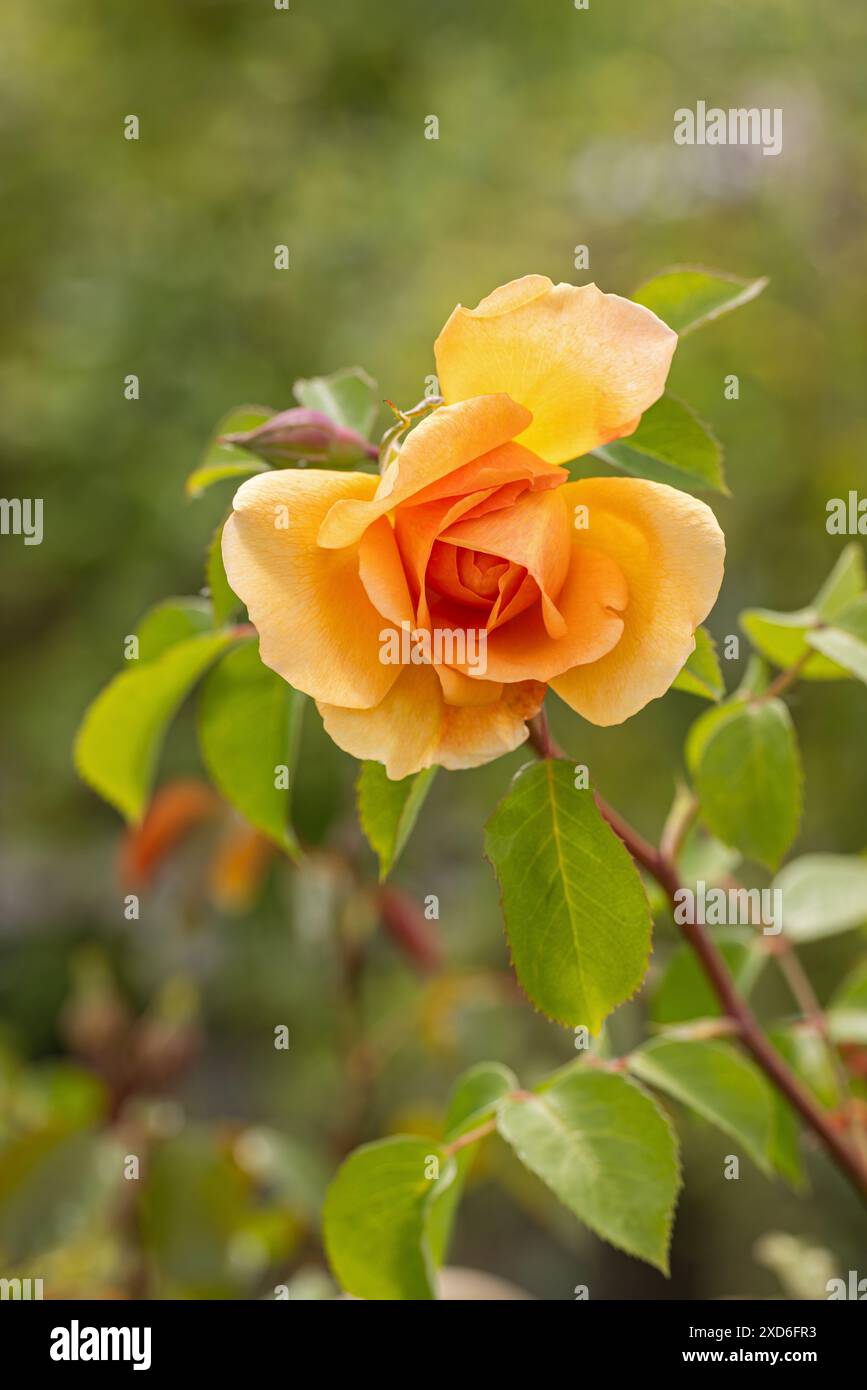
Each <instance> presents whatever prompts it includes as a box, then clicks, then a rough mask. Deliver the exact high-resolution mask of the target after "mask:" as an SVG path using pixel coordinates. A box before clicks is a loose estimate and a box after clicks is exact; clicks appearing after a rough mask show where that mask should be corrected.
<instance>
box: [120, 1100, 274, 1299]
mask: <svg viewBox="0 0 867 1390" xmlns="http://www.w3.org/2000/svg"><path fill="white" fill-rule="evenodd" d="M254 1201H255V1193H254V1191H253V1187H252V1183H251V1182H250V1180H249V1178H248V1177H247V1175H246V1174H245V1172H244V1171H243V1169H242V1168H241V1167H240V1166H239V1165H238V1164H237V1163H235V1162H234V1160H233V1157H232V1155H231V1153H230V1152H229V1151H228V1149H227V1147H226V1146H224V1145H223V1144H222V1143H221V1142H220V1136H219V1135H218V1134H216V1133H215V1132H211V1131H209V1130H207V1129H205V1128H204V1127H203V1126H199V1125H196V1126H190V1125H189V1124H188V1125H186V1126H185V1128H184V1130H183V1131H182V1132H181V1133H180V1134H178V1135H176V1136H173V1137H172V1138H169V1139H168V1140H165V1141H163V1142H162V1143H160V1144H158V1145H157V1146H156V1148H155V1150H154V1153H153V1157H152V1158H151V1160H150V1161H149V1163H148V1165H147V1167H146V1169H145V1174H144V1182H143V1184H142V1194H141V1199H140V1208H139V1211H140V1222H141V1234H142V1240H143V1244H144V1247H145V1251H146V1253H147V1257H148V1263H149V1265H151V1266H152V1268H153V1274H154V1276H155V1277H156V1280H157V1297H159V1298H167V1299H172V1298H175V1299H180V1298H184V1299H230V1298H238V1297H241V1296H243V1295H244V1294H247V1295H248V1296H249V1294H250V1291H249V1280H250V1273H249V1271H248V1269H246V1268H245V1266H244V1264H243V1263H242V1262H241V1261H239V1260H238V1259H237V1258H236V1251H237V1246H238V1243H239V1242H242V1241H243V1238H244V1234H245V1229H247V1228H248V1225H249V1222H250V1218H251V1216H252V1215H253V1213H254V1211H255V1207H254ZM284 1224H285V1216H284Z"/></svg>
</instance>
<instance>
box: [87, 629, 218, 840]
mask: <svg viewBox="0 0 867 1390" xmlns="http://www.w3.org/2000/svg"><path fill="white" fill-rule="evenodd" d="M231 641H232V637H231V634H230V633H226V632H214V633H209V634H207V635H206V636H201V637H190V638H188V639H187V640H186V641H185V642H179V643H178V644H177V646H175V647H169V648H168V650H167V651H164V652H163V653H162V655H161V656H158V657H155V658H154V660H153V661H147V662H141V663H136V664H135V665H134V666H133V668H132V669H131V670H129V671H123V672H122V673H121V674H120V675H119V676H115V678H114V680H113V681H111V682H110V683H109V684H108V685H107V686H106V687H105V689H104V690H103V691H102V692H101V693H100V694H99V695H97V697H96V699H95V700H94V702H93V704H92V705H91V706H90V708H89V709H88V711H87V713H86V714H85V716H84V719H83V721H82V724H81V727H80V729H79V731H78V735H77V737H76V740H75V765H76V767H77V769H78V772H79V774H80V776H81V777H83V778H84V780H85V782H87V783H88V785H89V786H91V787H93V789H94V791H96V792H99V794H100V796H103V797H104V798H105V800H106V801H110V802H111V804H112V806H115V807H116V808H117V809H118V810H119V811H120V812H121V814H122V815H124V816H125V817H126V818H127V820H130V821H137V820H139V819H140V818H141V816H142V814H143V812H144V810H145V807H146V805H147V801H148V798H149V796H150V790H151V785H152V783H153V777H154V772H155V769H156V762H157V756H158V754H159V750H160V747H161V744H162V741H163V736H164V734H165V731H166V728H167V726H168V724H169V722H170V720H171V719H172V717H173V715H174V714H175V712H176V711H177V709H178V708H179V707H180V705H181V703H182V702H183V700H184V698H185V696H186V695H187V694H188V693H189V691H190V690H191V688H192V687H193V686H194V685H195V683H196V681H197V680H198V679H199V677H200V676H201V675H203V674H204V672H205V671H206V670H207V668H208V667H209V666H210V664H211V662H212V661H213V660H214V658H215V657H216V656H218V655H219V653H220V652H222V651H224V650H225V649H226V647H227V646H228V645H229V643H230V642H231Z"/></svg>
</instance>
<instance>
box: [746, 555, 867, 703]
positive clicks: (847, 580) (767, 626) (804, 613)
mask: <svg viewBox="0 0 867 1390" xmlns="http://www.w3.org/2000/svg"><path fill="white" fill-rule="evenodd" d="M865 584H867V578H865V573H864V559H863V556H862V553H861V548H860V546H858V545H856V544H855V543H854V542H853V543H852V544H851V545H847V546H846V548H845V550H843V552H842V553H841V555H840V558H839V560H838V561H837V563H836V565H835V566H834V568H833V570H832V571H831V573H830V574H829V576H828V578H827V579H826V580H825V583H824V584H823V585H822V587H821V589H820V590H819V592H818V594H817V595H816V597H815V598H814V599H813V601H812V603H810V604H808V606H807V607H806V608H801V609H798V611H797V612H795V613H776V612H774V611H773V610H771V609H768V608H748V609H747V610H746V611H745V612H744V613H742V614H741V617H740V624H741V627H742V628H743V630H744V632H745V633H746V634H747V636H748V637H749V639H750V641H751V642H752V644H753V646H754V647H755V648H756V650H757V651H759V652H761V653H762V655H763V656H765V657H767V658H768V660H769V661H772V662H773V663H774V665H776V666H780V667H782V668H786V667H788V666H793V665H794V664H795V662H796V661H802V660H804V658H805V657H806V656H807V655H808V653H809V650H810V647H813V648H814V650H816V655H815V656H814V657H812V658H811V659H810V660H809V661H807V662H806V663H805V665H804V667H803V669H802V670H801V674H800V678H801V680H814V681H823V680H843V679H845V678H846V677H847V676H848V675H849V668H848V667H847V666H846V665H845V664H842V665H841V664H840V663H838V662H837V661H834V660H828V657H827V656H824V655H822V654H821V652H822V650H823V648H822V647H821V643H816V642H814V641H813V636H814V630H815V629H817V628H819V627H820V626H822V625H825V624H830V623H833V622H834V621H835V620H836V619H837V617H838V616H839V615H840V614H841V613H843V612H844V611H845V610H846V609H847V608H849V606H850V605H851V604H852V603H853V601H854V600H855V599H857V598H858V596H859V595H860V594H862V593H863V592H864V588H865ZM832 645H833V641H832ZM856 674H857V673H856Z"/></svg>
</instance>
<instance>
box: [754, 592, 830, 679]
mask: <svg viewBox="0 0 867 1390" xmlns="http://www.w3.org/2000/svg"><path fill="white" fill-rule="evenodd" d="M739 621H740V625H741V628H742V629H743V631H744V632H745V633H746V634H747V636H748V637H749V639H750V641H751V642H752V644H753V646H754V647H755V649H756V651H757V652H761V654H762V656H764V657H767V659H768V661H772V662H773V663H774V665H775V666H779V667H781V668H782V669H785V668H786V667H789V666H794V665H795V662H797V661H802V660H803V659H804V657H805V656H807V654H808V652H809V650H810V643H809V637H810V633H811V629H812V628H814V627H815V626H816V625H817V624H818V623H819V621H820V619H819V615H818V613H817V612H816V610H815V609H814V608H801V609H799V611H798V612H797V613H775V612H773V611H772V610H771V609H769V608H747V609H745V611H744V612H743V613H741V615H740V619H739ZM847 674H848V673H847V672H846V671H845V670H844V668H843V667H842V666H838V665H837V664H836V663H835V662H833V661H828V660H827V659H826V658H825V657H823V656H820V655H818V654H817V655H816V656H815V657H812V658H811V659H810V660H809V661H807V662H806V663H805V665H804V666H803V667H802V668H801V673H800V679H801V680H808V681H836V680H844V679H845V677H846V675H847Z"/></svg>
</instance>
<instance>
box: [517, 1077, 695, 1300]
mask: <svg viewBox="0 0 867 1390" xmlns="http://www.w3.org/2000/svg"><path fill="white" fill-rule="evenodd" d="M497 1127H498V1129H499V1131H500V1133H501V1134H502V1136H503V1138H504V1139H505V1140H506V1141H507V1142H508V1143H509V1144H511V1146H512V1148H513V1149H514V1150H515V1152H516V1154H517V1155H518V1157H519V1158H520V1160H521V1162H522V1163H523V1164H524V1165H525V1166H526V1167H527V1168H529V1169H530V1170H531V1171H532V1172H534V1173H536V1174H537V1176H538V1177H540V1178H541V1179H542V1180H543V1182H545V1183H547V1185H548V1186H549V1187H550V1188H551V1189H552V1191H554V1192H555V1193H556V1194H557V1196H558V1197H559V1198H560V1201H561V1202H563V1203H564V1204H565V1205H566V1206H567V1207H568V1208H569V1210H570V1211H572V1212H574V1213H575V1215H576V1216H577V1217H578V1218H579V1220H580V1221H583V1223H584V1224H585V1226H589V1228H590V1230H591V1231H595V1232H596V1234H597V1235H598V1236H601V1237H602V1238H603V1240H607V1241H609V1242H610V1244H612V1245H616V1246H617V1247H618V1249H620V1250H625V1251H626V1252H627V1254H629V1255H636V1256H638V1258H639V1259H642V1260H647V1261H648V1263H649V1264H652V1265H655V1266H656V1268H657V1269H660V1270H662V1272H663V1273H664V1274H667V1273H668V1245H669V1240H670V1237H671V1225H672V1220H673V1216H674V1206H675V1202H676V1200H677V1193H678V1190H679V1188H680V1169H679V1165H678V1154H677V1140H676V1138H675V1135H674V1132H673V1130H672V1128H671V1126H670V1124H669V1123H668V1121H667V1119H666V1118H665V1116H664V1115H663V1113H662V1112H661V1111H660V1109H659V1107H658V1106H657V1105H656V1103H655V1101H653V1100H652V1098H651V1097H650V1096H648V1095H646V1094H645V1092H644V1091H642V1090H641V1089H640V1088H639V1087H638V1086H636V1085H634V1084H633V1083H632V1082H631V1081H628V1080H627V1079H626V1078H625V1077H623V1076H618V1075H615V1074H613V1073H606V1072H599V1071H590V1070H589V1069H588V1070H580V1071H572V1072H570V1073H569V1074H568V1075H563V1076H561V1077H560V1078H559V1079H558V1080H556V1081H554V1083H553V1084H552V1085H550V1086H548V1087H547V1088H546V1089H545V1090H544V1091H542V1092H541V1094H538V1095H534V1096H532V1097H531V1098H530V1099H528V1100H504V1101H503V1102H502V1103H501V1105H500V1108H499V1110H498V1112H497Z"/></svg>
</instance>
